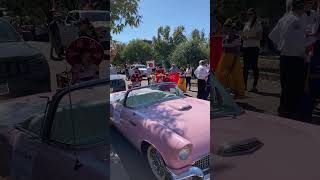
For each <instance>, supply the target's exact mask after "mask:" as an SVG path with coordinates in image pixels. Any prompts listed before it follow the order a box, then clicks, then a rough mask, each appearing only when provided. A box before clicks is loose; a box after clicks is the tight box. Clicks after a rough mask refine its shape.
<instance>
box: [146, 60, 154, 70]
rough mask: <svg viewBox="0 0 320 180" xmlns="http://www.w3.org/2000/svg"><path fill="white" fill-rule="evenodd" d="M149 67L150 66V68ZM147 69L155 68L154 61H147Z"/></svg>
mask: <svg viewBox="0 0 320 180" xmlns="http://www.w3.org/2000/svg"><path fill="white" fill-rule="evenodd" d="M150 65H151V66H150ZM147 67H152V68H154V67H155V62H154V60H152V61H147Z"/></svg>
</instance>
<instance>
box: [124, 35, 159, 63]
mask: <svg viewBox="0 0 320 180" xmlns="http://www.w3.org/2000/svg"><path fill="white" fill-rule="evenodd" d="M122 56H123V58H124V59H126V60H128V62H129V63H131V64H132V63H143V64H145V62H146V61H147V60H150V59H152V56H153V51H152V48H151V45H150V44H148V43H146V42H144V41H143V40H139V39H136V40H132V41H130V42H129V43H128V45H127V46H126V47H125V48H124V50H123V52H122Z"/></svg>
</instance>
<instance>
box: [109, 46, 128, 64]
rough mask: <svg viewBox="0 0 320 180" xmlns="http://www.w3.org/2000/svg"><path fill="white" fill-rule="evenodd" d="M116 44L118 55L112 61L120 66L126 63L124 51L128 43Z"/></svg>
mask: <svg viewBox="0 0 320 180" xmlns="http://www.w3.org/2000/svg"><path fill="white" fill-rule="evenodd" d="M114 45H115V46H116V47H115V49H116V51H117V52H116V55H115V57H114V60H113V62H112V64H114V65H116V66H120V65H124V64H126V59H125V58H124V55H123V52H124V49H125V48H126V45H125V44H123V43H120V42H114Z"/></svg>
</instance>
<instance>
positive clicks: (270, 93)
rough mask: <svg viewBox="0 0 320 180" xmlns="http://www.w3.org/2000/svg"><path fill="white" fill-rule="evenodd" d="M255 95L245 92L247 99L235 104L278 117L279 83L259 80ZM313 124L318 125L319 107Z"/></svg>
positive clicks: (249, 85)
mask: <svg viewBox="0 0 320 180" xmlns="http://www.w3.org/2000/svg"><path fill="white" fill-rule="evenodd" d="M251 85H252V80H249V82H248V89H249V90H250V88H251ZM258 90H259V92H257V93H252V92H247V94H246V95H247V97H246V98H243V99H237V100H236V102H237V103H238V104H239V105H240V106H242V107H243V108H244V109H246V110H250V111H255V112H260V113H265V114H271V115H276V116H277V115H278V112H277V110H278V107H279V104H280V92H281V88H280V82H279V81H274V80H269V79H263V78H261V79H260V81H259V84H258ZM313 120H314V123H315V124H318V125H320V105H318V107H317V108H316V110H315V112H314V118H313Z"/></svg>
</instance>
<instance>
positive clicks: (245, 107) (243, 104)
mask: <svg viewBox="0 0 320 180" xmlns="http://www.w3.org/2000/svg"><path fill="white" fill-rule="evenodd" d="M236 103H237V104H238V105H239V106H241V107H242V108H243V109H245V110H248V111H254V112H258V113H264V112H265V111H264V110H262V109H257V108H256V107H254V106H252V105H250V104H248V103H242V102H236Z"/></svg>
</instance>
